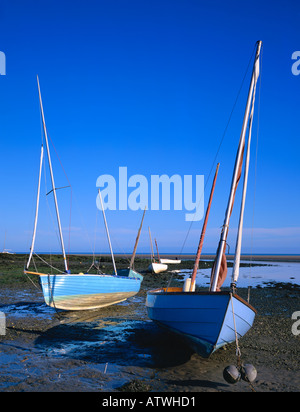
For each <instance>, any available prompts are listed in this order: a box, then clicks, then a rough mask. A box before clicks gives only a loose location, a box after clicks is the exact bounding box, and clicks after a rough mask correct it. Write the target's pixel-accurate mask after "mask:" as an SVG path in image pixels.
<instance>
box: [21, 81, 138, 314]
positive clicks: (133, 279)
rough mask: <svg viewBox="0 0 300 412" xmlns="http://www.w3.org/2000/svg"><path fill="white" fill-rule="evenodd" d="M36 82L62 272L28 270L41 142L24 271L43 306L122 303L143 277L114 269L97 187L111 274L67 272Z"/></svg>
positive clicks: (74, 307) (85, 306) (90, 306)
mask: <svg viewBox="0 0 300 412" xmlns="http://www.w3.org/2000/svg"><path fill="white" fill-rule="evenodd" d="M37 83H38V91H39V101H40V109H41V116H42V123H43V130H44V137H45V141H46V148H47V154H48V163H49V169H50V176H51V182H52V191H51V192H53V196H54V203H55V210H56V218H57V224H58V232H59V238H60V244H61V249H62V255H63V260H64V266H65V272H64V273H60V274H50V273H39V272H37V271H35V272H34V271H29V270H28V268H29V265H30V262H31V258H32V254H33V250H34V243H35V237H36V228H37V220H38V210H39V198H40V183H41V172H42V165H43V153H44V151H43V145H42V148H41V157H40V169H39V183H38V191H37V200H36V214H35V221H34V230H33V237H32V243H31V248H30V254H29V258H28V262H27V265H26V268H25V270H24V273H25V274H34V275H38V276H39V277H40V281H41V286H42V291H43V295H44V300H45V302H46V304H47V305H49V306H51V307H54V308H56V309H63V310H87V309H96V308H102V307H104V306H109V305H113V304H115V303H119V302H122V301H124V300H126V299H128V298H130V297H132V296H134V295H136V294H137V293H138V292H139V290H140V286H141V282H142V280H143V276H142V275H140V274H139V273H137V272H136V271H135V270H134V269H133V268H132V267H130V268H129V269H125V270H124V271H120V273H118V271H117V269H116V264H115V260H114V254H113V250H112V246H111V241H110V236H109V231H108V226H107V222H106V217H105V212H104V208H103V203H102V197H101V192H100V190H99V198H100V202H101V207H102V213H103V219H104V223H105V228H106V234H107V238H108V243H109V247H110V251H111V256H112V261H113V267H114V275H110V274H101V273H96V274H89V273H77V274H71V272H70V270H69V267H68V262H67V259H66V253H65V247H64V240H63V235H62V229H61V223H60V215H59V209H58V202H57V196H56V190H57V188H56V186H55V183H54V176H53V171H52V164H51V156H50V150H49V144H48V137H47V129H46V123H45V117H44V110H43V104H42V97H41V91H40V85H39V79H38V78H37ZM49 193H50V192H49Z"/></svg>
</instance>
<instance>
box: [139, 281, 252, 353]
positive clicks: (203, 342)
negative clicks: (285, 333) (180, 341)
mask: <svg viewBox="0 0 300 412" xmlns="http://www.w3.org/2000/svg"><path fill="white" fill-rule="evenodd" d="M146 307H147V311H148V316H149V318H150V319H151V320H153V321H155V322H156V323H158V324H159V325H160V326H163V327H165V328H167V329H169V330H171V331H172V332H175V333H177V334H179V335H181V336H182V337H183V338H184V339H185V340H186V341H187V343H188V344H189V346H190V347H192V348H193V349H194V350H195V351H196V352H197V353H198V354H199V355H201V356H202V357H205V358H208V357H209V356H210V355H211V354H212V353H213V352H215V351H216V350H217V349H219V348H221V347H222V346H224V345H226V344H228V343H231V342H234V341H235V328H236V332H237V337H238V338H240V337H242V336H243V335H245V333H246V332H247V331H248V330H249V329H250V328H251V326H252V324H253V321H254V318H255V313H256V311H255V309H254V308H252V307H251V306H250V305H248V304H247V302H245V301H244V300H242V299H241V298H240V297H239V296H237V295H232V294H231V293H229V292H179V291H178V292H166V291H165V290H164V289H157V290H153V291H150V292H148V294H147V300H146ZM232 307H233V308H234V310H233V311H232ZM233 312H234V316H233ZM234 321H235V322H234Z"/></svg>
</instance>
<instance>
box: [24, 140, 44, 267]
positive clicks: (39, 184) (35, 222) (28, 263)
mask: <svg viewBox="0 0 300 412" xmlns="http://www.w3.org/2000/svg"><path fill="white" fill-rule="evenodd" d="M43 157H44V147H43V145H42V147H41V158H40V169H39V182H38V190H37V197H36V208H35V218H34V228H33V235H32V242H31V247H30V254H29V258H28V262H27V265H26V269H28V267H29V265H30V261H31V258H32V254H33V249H34V243H35V235H36V227H37V220H38V214H39V203H40V188H41V175H42V167H43Z"/></svg>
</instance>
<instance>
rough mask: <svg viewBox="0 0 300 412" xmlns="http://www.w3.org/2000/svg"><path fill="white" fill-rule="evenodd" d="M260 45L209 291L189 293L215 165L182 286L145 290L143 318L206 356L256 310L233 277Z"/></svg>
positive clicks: (246, 324) (245, 326)
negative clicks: (230, 249)
mask: <svg viewBox="0 0 300 412" xmlns="http://www.w3.org/2000/svg"><path fill="white" fill-rule="evenodd" d="M261 45H262V42H261V41H259V42H257V46H256V55H255V61H254V66H253V71H252V77H251V82H250V88H249V93H248V99H247V105H246V110H245V115H244V121H243V126H242V132H241V135H240V141H239V146H238V151H237V155H236V161H235V166H234V172H233V177H232V183H231V190H230V195H229V199H228V205H227V210H226V214H225V220H224V225H223V227H222V232H221V238H220V242H219V246H218V250H217V254H216V259H215V262H214V266H213V269H212V275H211V284H210V288H209V291H207V292H195V279H196V274H197V269H198V264H199V259H200V254H201V249H202V244H203V239H204V233H205V229H206V224H207V219H208V214H209V210H210V205H211V201H212V195H213V191H214V186H215V182H216V177H217V172H218V166H217V170H216V173H215V178H214V182H213V186H212V190H211V194H210V199H209V203H208V207H207V211H206V216H205V220H204V224H203V229H202V233H201V237H200V241H199V246H198V251H197V256H196V260H195V265H194V270H193V274H192V278H191V279H187V280H186V282H185V285H184V288H171V287H167V288H162V289H156V290H151V291H149V292H148V293H147V300H146V307H147V311H148V316H149V318H150V319H152V320H153V321H155V322H157V323H158V324H159V325H160V326H162V327H165V328H167V329H169V330H171V331H173V332H175V333H177V334H179V335H181V336H182V337H184V339H185V340H186V341H187V342H188V344H189V345H190V346H191V347H192V348H193V349H194V350H195V351H196V352H197V353H198V354H200V355H201V356H203V357H206V358H207V357H209V356H210V355H211V354H212V353H213V352H215V351H216V350H218V349H219V348H221V347H222V346H224V345H226V344H228V343H230V342H234V341H237V340H238V339H239V338H240V337H242V336H243V335H244V334H245V333H246V332H247V331H248V330H249V329H250V328H251V327H252V324H253V321H254V318H255V314H256V310H255V309H254V308H253V307H252V306H251V305H250V304H249V303H248V302H246V301H245V300H243V299H242V298H241V297H240V296H238V295H237V293H236V282H237V280H238V276H239V266H240V256H241V242H242V228H243V215H244V207H245V199H246V190H247V180H248V170H249V158H250V142H251V130H252V120H253V112H254V102H255V92H256V84H257V79H258V76H259V57H260V50H261ZM247 128H248V142H247V148H246V141H245V137H246V132H247ZM244 149H246V160H245V171H244V183H243V194H242V204H241V208H240V220H239V228H238V235H237V243H236V251H235V260H234V266H233V274H232V283H231V289H230V291H221V286H222V284H223V282H224V280H225V278H226V274H227V262H226V256H225V249H226V239H227V234H228V228H229V220H230V216H231V212H232V208H233V204H234V198H235V193H236V189H237V185H238V182H239V180H240V177H241V173H242V165H243V155H244V151H245V150H244Z"/></svg>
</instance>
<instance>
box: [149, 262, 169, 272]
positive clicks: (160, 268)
mask: <svg viewBox="0 0 300 412" xmlns="http://www.w3.org/2000/svg"><path fill="white" fill-rule="evenodd" d="M148 270H149V271H150V272H153V273H161V272H165V271H166V270H168V265H165V264H163V263H151V265H149V267H148Z"/></svg>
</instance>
